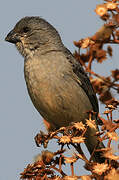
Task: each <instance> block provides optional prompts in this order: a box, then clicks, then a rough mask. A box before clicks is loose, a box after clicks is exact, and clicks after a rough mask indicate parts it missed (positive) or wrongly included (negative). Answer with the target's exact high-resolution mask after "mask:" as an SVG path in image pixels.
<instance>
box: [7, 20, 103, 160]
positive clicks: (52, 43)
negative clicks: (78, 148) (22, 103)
mask: <svg viewBox="0 0 119 180" xmlns="http://www.w3.org/2000/svg"><path fill="white" fill-rule="evenodd" d="M5 40H6V41H8V42H11V43H13V44H15V45H16V47H17V49H18V51H19V52H20V53H21V54H22V55H23V57H24V75H25V81H26V85H27V89H28V93H29V95H30V98H31V100H32V102H33V104H34V106H35V108H36V109H37V110H38V112H39V113H40V114H41V116H42V117H43V118H44V119H45V122H46V124H47V128H48V130H49V131H51V130H55V129H58V128H60V127H62V126H68V125H69V124H70V123H71V122H81V121H82V122H83V123H84V124H85V123H86V119H87V118H88V114H87V111H91V110H93V111H94V112H96V113H98V111H99V108H98V102H97V98H96V95H95V92H94V90H93V88H92V85H91V83H90V80H89V78H88V76H87V74H86V73H85V71H84V69H83V68H82V66H81V64H80V63H79V62H77V60H76V59H75V58H74V56H73V55H72V54H71V52H70V51H69V50H68V49H67V48H66V47H65V46H64V44H63V43H62V40H61V38H60V35H59V34H58V32H57V30H56V29H55V28H54V27H53V26H52V25H51V24H49V23H48V22H47V21H46V20H44V19H42V18H40V17H24V18H22V19H21V20H20V21H19V22H18V23H17V24H16V25H15V27H14V28H13V30H12V31H10V33H9V34H8V35H7V37H6V38H5ZM95 120H96V116H95ZM97 131H98V126H97V130H95V129H94V128H88V130H87V132H86V135H85V136H86V140H85V144H86V146H87V148H88V150H89V152H90V154H91V153H92V152H93V150H94V148H95V147H96V145H97V144H98V139H97V137H96V136H95V134H96V132H97ZM97 148H104V145H103V144H102V143H100V144H99V145H98V147H97ZM93 160H94V161H97V162H100V163H102V162H104V158H102V157H101V153H100V152H95V153H94V157H93Z"/></svg>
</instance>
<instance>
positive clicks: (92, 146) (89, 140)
mask: <svg viewBox="0 0 119 180" xmlns="http://www.w3.org/2000/svg"><path fill="white" fill-rule="evenodd" d="M97 131H98V129H94V128H88V129H87V131H86V134H85V137H86V139H85V144H86V147H87V149H88V151H89V152H90V154H91V155H92V159H93V161H96V162H98V163H104V162H105V158H104V157H103V153H102V151H95V150H96V149H102V148H105V146H104V144H103V143H102V142H99V140H98V138H97V136H96V132H97Z"/></svg>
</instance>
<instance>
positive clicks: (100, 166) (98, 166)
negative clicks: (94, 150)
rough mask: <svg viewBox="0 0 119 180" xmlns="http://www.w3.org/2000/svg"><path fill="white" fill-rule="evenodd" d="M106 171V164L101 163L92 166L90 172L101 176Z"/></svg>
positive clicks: (107, 167)
mask: <svg viewBox="0 0 119 180" xmlns="http://www.w3.org/2000/svg"><path fill="white" fill-rule="evenodd" d="M108 169H109V166H108V164H106V163H102V164H99V163H97V164H96V165H94V166H93V170H92V171H93V173H96V174H98V175H102V174H103V173H104V172H105V171H107V170H108Z"/></svg>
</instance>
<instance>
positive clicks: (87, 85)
mask: <svg viewBox="0 0 119 180" xmlns="http://www.w3.org/2000/svg"><path fill="white" fill-rule="evenodd" d="M64 53H65V55H66V58H67V60H68V61H69V62H70V63H71V64H72V69H73V72H74V73H75V74H76V76H77V77H78V79H79V81H80V82H81V83H79V84H80V86H81V87H82V88H83V89H84V91H85V93H86V94H87V96H88V98H89V100H90V102H91V104H92V106H93V110H94V112H98V111H99V107H98V101H97V97H96V94H95V92H94V89H93V87H92V84H91V82H90V80H89V78H88V76H87V74H86V72H85V71H84V69H83V67H82V65H81V64H80V62H78V61H77V60H76V59H75V58H74V56H73V55H72V53H71V52H70V51H69V50H68V49H67V48H66V49H65V52H64Z"/></svg>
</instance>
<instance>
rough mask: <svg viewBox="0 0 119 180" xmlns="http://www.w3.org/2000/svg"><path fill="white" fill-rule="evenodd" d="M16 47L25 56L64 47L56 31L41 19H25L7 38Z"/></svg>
mask: <svg viewBox="0 0 119 180" xmlns="http://www.w3.org/2000/svg"><path fill="white" fill-rule="evenodd" d="M5 40H6V41H8V42H10V43H13V44H15V45H16V47H17V49H18V50H19V51H20V53H21V54H22V55H23V56H28V55H30V54H33V53H34V52H35V51H36V50H40V51H42V52H43V51H45V50H50V49H51V50H52V49H57V48H59V47H60V46H62V42H61V38H60V36H59V34H58V32H57V31H56V29H55V28H54V27H53V26H52V25H51V24H49V23H48V22H47V21H45V20H44V19H42V18H40V17H24V18H22V19H21V20H20V21H19V22H18V23H17V24H16V25H15V27H14V28H13V30H11V31H10V32H9V33H8V35H7V36H6V38H5Z"/></svg>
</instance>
